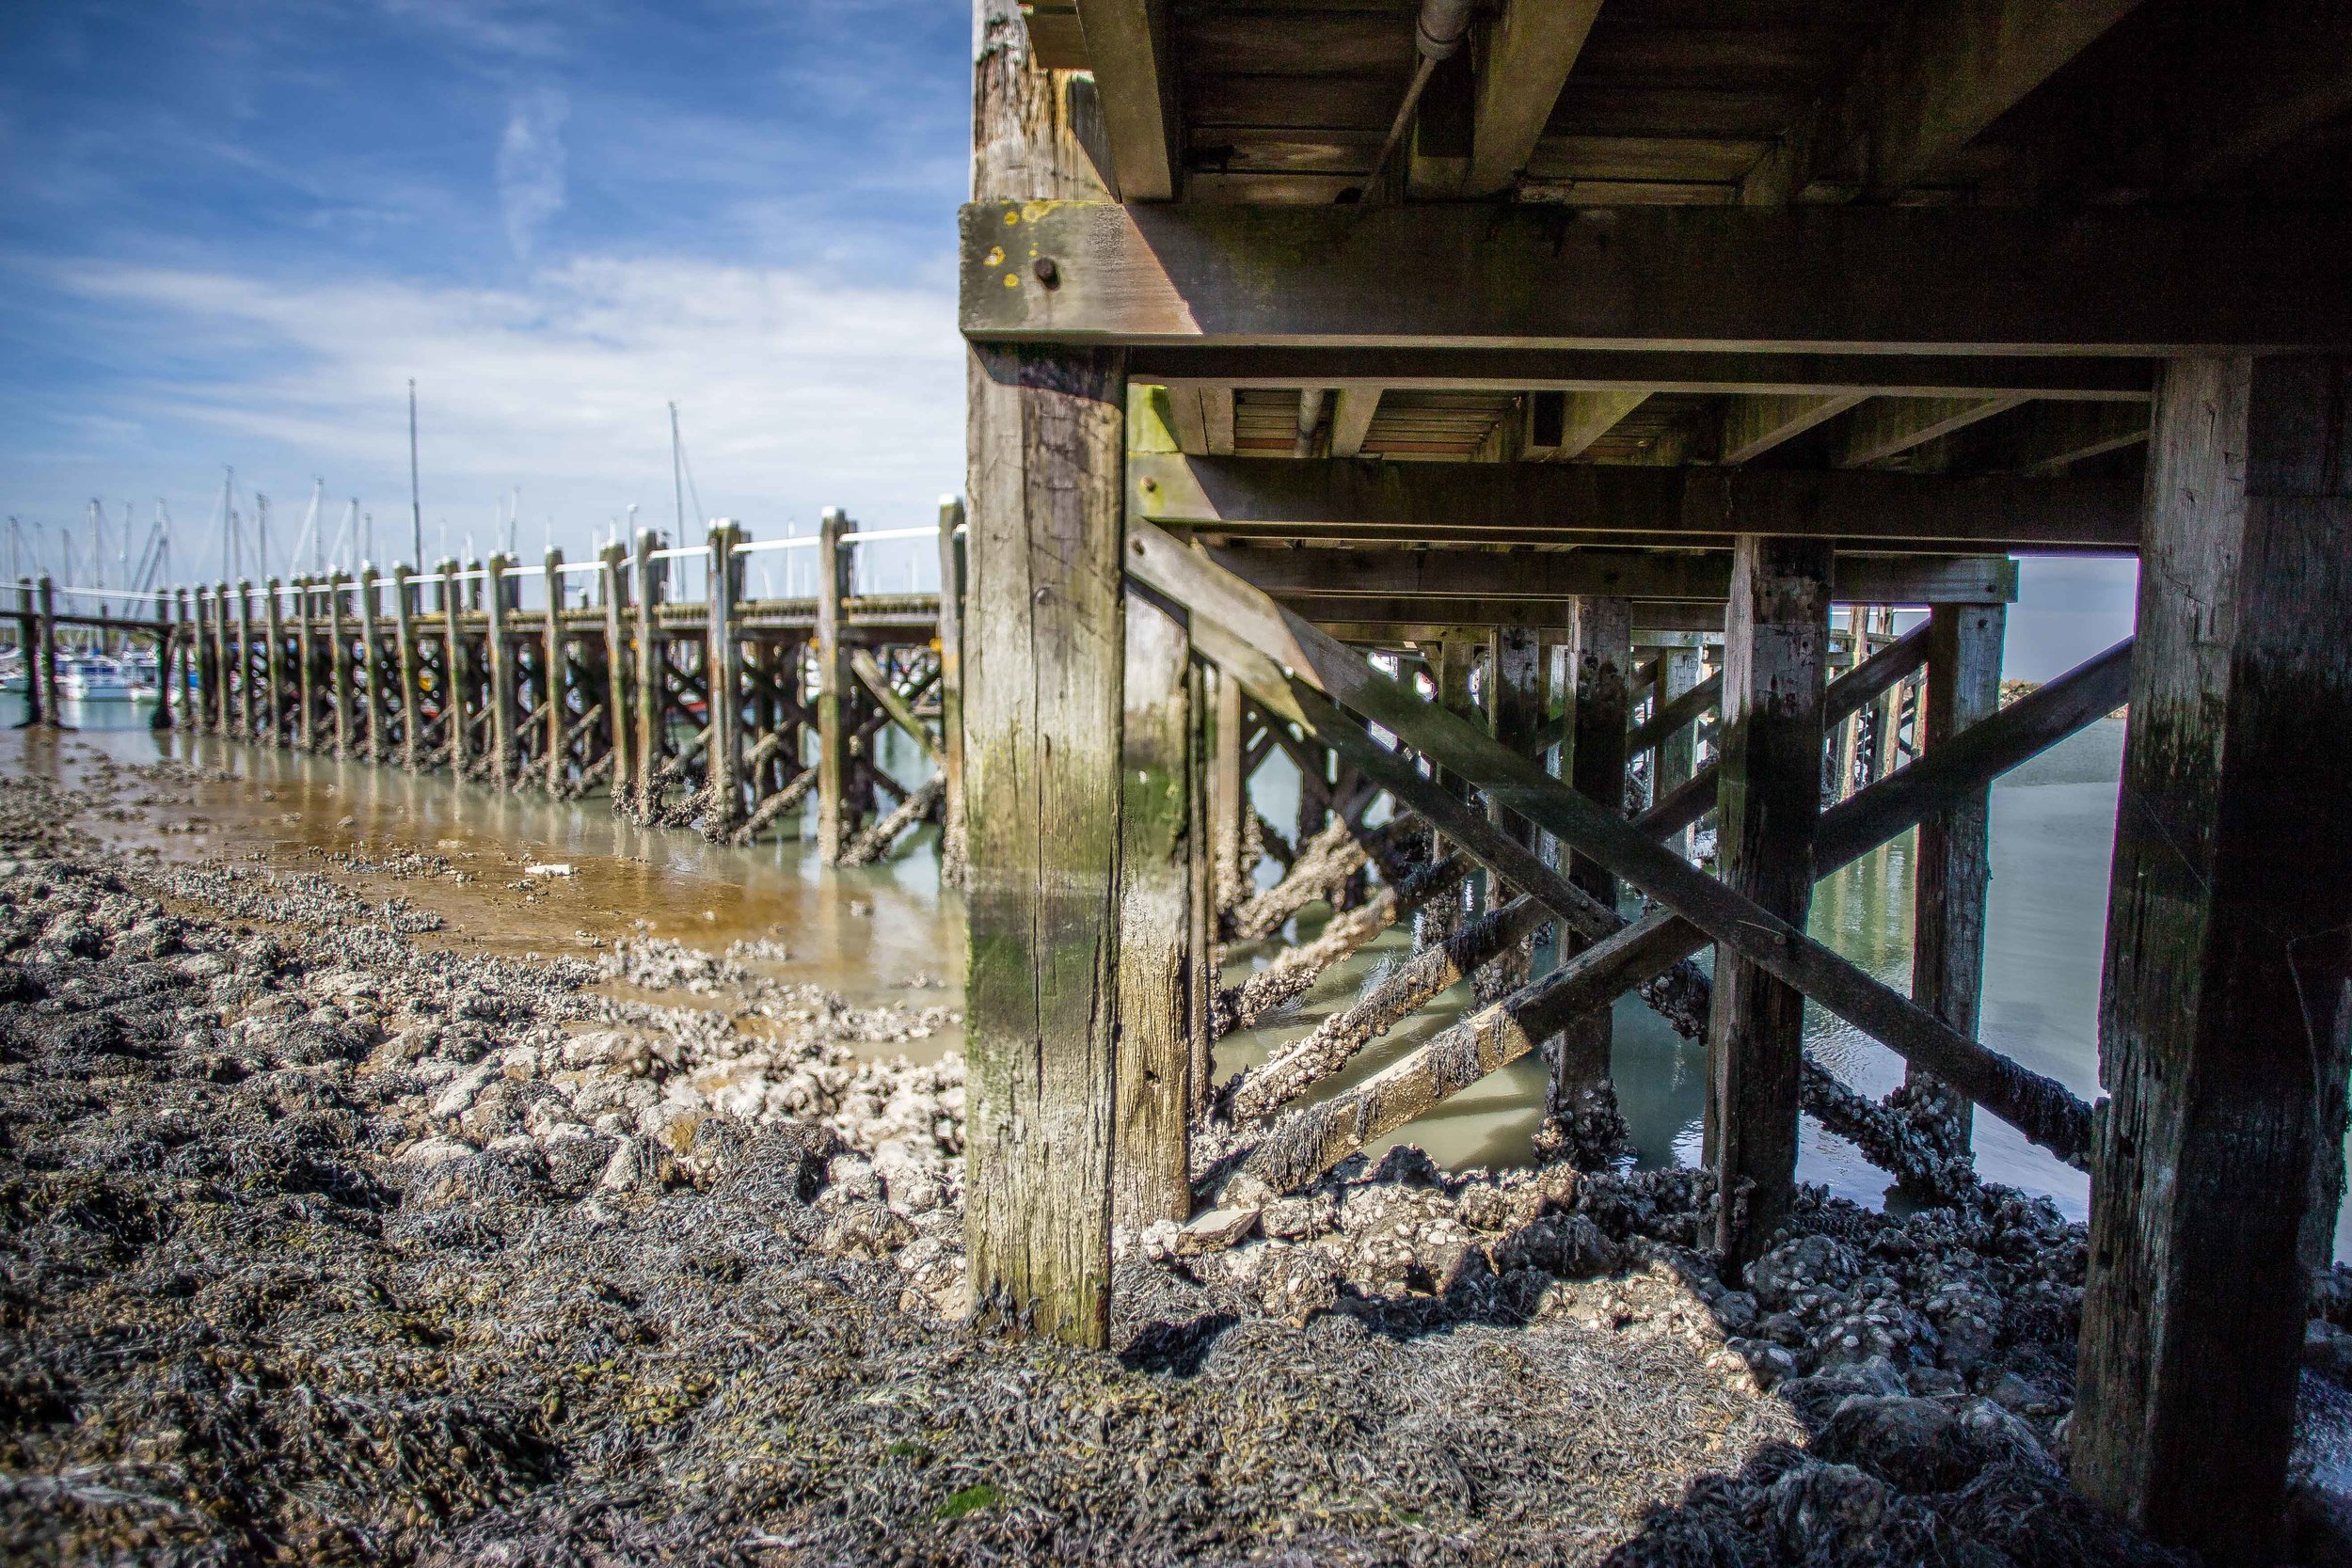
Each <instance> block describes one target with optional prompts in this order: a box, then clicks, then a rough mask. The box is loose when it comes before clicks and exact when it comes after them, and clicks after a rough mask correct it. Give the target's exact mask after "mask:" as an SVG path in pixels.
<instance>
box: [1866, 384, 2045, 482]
mask: <svg viewBox="0 0 2352 1568" xmlns="http://www.w3.org/2000/svg"><path fill="white" fill-rule="evenodd" d="M2021 401H2023V400H2021V399H2018V398H2013V397H1987V398H1872V399H1870V400H1869V401H1868V402H1867V403H1865V404H1862V405H1861V406H1860V407H1858V408H1856V409H1855V410H1854V411H1853V412H1852V413H1851V414H1849V415H1847V416H1846V418H1845V420H1844V421H1843V422H1841V423H1840V424H1839V425H1838V427H1837V429H1836V432H1835V433H1834V434H1835V436H1836V440H1835V441H1834V443H1833V450H1832V451H1831V455H1830V461H1831V463H1832V464H1834V465H1835V466H1836V467H1840V468H1859V467H1864V466H1866V465H1867V464H1871V463H1883V462H1884V461H1886V460H1887V459H1888V458H1890V457H1899V456H1900V455H1902V454H1903V453H1904V452H1907V451H1913V450H1914V449H1915V448H1918V447H1923V446H1926V445H1927V444H1928V443H1929V442H1931V441H1934V440H1940V439H1942V438H1943V437H1944V436H1949V435H1950V434H1951V433H1952V432H1953V431H1955V430H1964V429H1966V428H1967V427H1968V426H1970V425H1972V424H1975V423H1976V422H1977V421H1978V420H1989V419H1991V418H1992V417H1993V416H1994V415H1995V414H2000V413H2005V412H2007V411H2008V410H2010V409H2011V408H2014V407H2016V406H2017V404H2019V403H2020V402H2021Z"/></svg>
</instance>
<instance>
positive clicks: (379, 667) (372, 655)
mask: <svg viewBox="0 0 2352 1568" xmlns="http://www.w3.org/2000/svg"><path fill="white" fill-rule="evenodd" d="M376 581H377V578H376V575H375V568H374V567H373V566H362V567H361V568H360V569H359V657H361V658H362V659H363V660H365V661H366V668H365V669H364V670H363V671H362V672H361V673H360V677H359V678H360V694H361V697H362V699H363V702H362V705H363V707H364V708H365V709H366V712H367V716H368V746H367V757H368V760H369V761H370V762H379V763H380V762H382V761H384V760H385V752H384V649H383V645H382V644H381V643H379V642H378V641H376V626H375V611H376V598H375V588H376Z"/></svg>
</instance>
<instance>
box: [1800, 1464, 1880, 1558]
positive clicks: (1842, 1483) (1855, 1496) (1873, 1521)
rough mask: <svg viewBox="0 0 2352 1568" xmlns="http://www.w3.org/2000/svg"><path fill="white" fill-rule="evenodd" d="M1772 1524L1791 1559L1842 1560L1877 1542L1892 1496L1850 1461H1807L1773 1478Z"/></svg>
mask: <svg viewBox="0 0 2352 1568" xmlns="http://www.w3.org/2000/svg"><path fill="white" fill-rule="evenodd" d="M1771 1498H1772V1527H1773V1529H1774V1530H1775V1532H1776V1533H1777V1534H1778V1535H1779V1537H1780V1544H1781V1547H1782V1549H1783V1550H1785V1551H1786V1552H1788V1554H1789V1558H1790V1560H1798V1561H1804V1562H1825V1563H1826V1562H1843V1561H1846V1560H1848V1559H1849V1557H1850V1556H1851V1558H1852V1559H1853V1560H1864V1559H1863V1557H1862V1554H1863V1553H1865V1552H1867V1551H1869V1549H1870V1548H1871V1546H1872V1545H1873V1544H1875V1537H1876V1536H1877V1535H1878V1532H1879V1526H1880V1524H1881V1523H1882V1522H1883V1520H1884V1519H1885V1517H1886V1512H1887V1505H1888V1503H1889V1502H1890V1501H1891V1499H1890V1498H1889V1497H1888V1496H1887V1492H1886V1488H1885V1486H1884V1485H1883V1484H1882V1483H1881V1482H1880V1481H1877V1480H1876V1479H1874V1478H1873V1477H1870V1476H1867V1475H1865V1474H1863V1472H1862V1471H1860V1470H1858V1469H1856V1468H1855V1467H1854V1466H1852V1465H1800V1466H1798V1467H1797V1468H1795V1469H1792V1470H1790V1471H1789V1472H1788V1474H1786V1475H1784V1476H1782V1477H1781V1478H1780V1479H1779V1480H1778V1481H1774V1482H1773V1483H1772V1493H1771Z"/></svg>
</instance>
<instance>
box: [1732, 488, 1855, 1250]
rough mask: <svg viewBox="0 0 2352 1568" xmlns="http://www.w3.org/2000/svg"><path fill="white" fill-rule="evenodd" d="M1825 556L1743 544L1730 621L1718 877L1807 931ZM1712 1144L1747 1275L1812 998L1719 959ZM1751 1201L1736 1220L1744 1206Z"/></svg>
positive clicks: (1779, 543)
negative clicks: (1744, 1191)
mask: <svg viewBox="0 0 2352 1568" xmlns="http://www.w3.org/2000/svg"><path fill="white" fill-rule="evenodd" d="M1831 553H1832V552H1831V547H1830V546H1829V545H1828V544H1827V543H1826V542H1823V541H1820V540H1809V539H1785V538H1758V537H1757V536H1756V535H1753V534H1741V535H1740V536H1739V539H1738V541H1737V542H1736V544H1735V545H1734V546H1733V550H1732V569H1731V602H1730V605H1729V608H1728V610H1727V611H1726V614H1725V616H1724V687H1723V692H1724V694H1723V731H1722V734H1723V756H1722V769H1723V771H1722V776H1721V777H1722V782H1721V784H1720V785H1719V786H1718V789H1717V794H1716V807H1715V811H1716V822H1717V829H1716V832H1717V840H1716V851H1715V853H1716V866H1717V871H1718V873H1719V875H1721V876H1722V878H1723V879H1724V884H1725V885H1726V886H1729V887H1731V888H1732V889H1734V890H1735V891H1737V892H1740V893H1742V894H1745V895H1747V896H1748V897H1750V898H1752V899H1754V900H1756V903H1758V904H1760V905H1762V906H1763V907H1764V908H1765V909H1766V910H1767V911H1771V912H1772V913H1773V914H1776V915H1778V916H1780V917H1781V918H1782V919H1784V920H1787V921H1788V922H1789V923H1790V924H1791V925H1793V926H1795V927H1797V928H1798V929H1799V930H1803V929H1804V918H1805V912H1806V911H1807V910H1808V909H1809V908H1810V907H1811V905H1812V901H1813V839H1814V832H1815V825H1816V823H1817V822H1818V821H1819V819H1820V809H1821V712H1822V693H1823V690H1824V689H1825V686H1826V680H1825V675H1826V670H1825V666H1826V664H1827V654H1828V647H1829V581H1830V560H1831ZM1707 1057H1708V1101H1707V1124H1706V1144H1707V1154H1708V1163H1709V1164H1711V1165H1712V1166H1713V1167H1714V1169H1715V1172H1716V1177H1717V1180H1718V1185H1719V1188H1720V1191H1721V1193H1722V1195H1723V1197H1722V1208H1721V1212H1720V1213H1719V1215H1718V1221H1717V1230H1716V1240H1717V1244H1718V1245H1719V1246H1720V1247H1721V1248H1722V1249H1723V1251H1724V1254H1725V1255H1726V1256H1727V1257H1728V1258H1730V1259H1732V1261H1733V1263H1734V1264H1735V1266H1738V1267H1742V1268H1744V1267H1745V1266H1746V1265H1747V1264H1748V1263H1749V1262H1752V1261H1753V1260H1754V1259H1756V1257H1757V1256H1758V1255H1759V1254H1761V1253H1762V1252H1763V1251H1764V1249H1765V1248H1766V1247H1767V1246H1769V1245H1770V1244H1771V1237H1772V1232H1773V1230H1774V1229H1776V1228H1777V1227H1779V1226H1780V1225H1781V1223H1782V1222H1783V1221H1784V1220H1785V1219H1786V1218H1787V1217H1788V1206H1789V1203H1790V1200H1791V1198H1792V1197H1793V1196H1794V1192H1795V1182H1796V1170H1797V1087H1798V1080H1799V1077H1800V1074H1801V1069H1802V1068H1803V1066H1804V992H1802V991H1800V990H1797V989H1796V988H1795V987H1793V986H1790V985H1788V984H1787V983H1785V982H1783V981H1780V980H1777V979H1774V978H1773V977H1772V976H1771V975H1770V974H1766V973H1765V972H1764V971H1763V970H1761V969H1759V968H1757V967H1756V965H1755V964H1753V963H1750V962H1748V961H1747V960H1746V959H1743V958H1739V957H1738V956H1736V955H1735V954H1734V953H1733V952H1732V951H1731V950H1730V949H1729V948H1726V947H1722V946H1718V947H1717V948H1716V950H1715V989H1714V998H1713V1003H1712V1006H1711V1007H1710V1009H1709V1012H1708V1027H1707ZM1743 1182H1744V1183H1753V1186H1752V1187H1751V1188H1750V1190H1749V1191H1748V1192H1747V1194H1746V1196H1745V1200H1744V1208H1745V1211H1746V1212H1745V1218H1744V1223H1743V1222H1742V1219H1741V1215H1740V1208H1741V1207H1742V1205H1741V1202H1740V1197H1739V1194H1740V1186H1741V1184H1742V1183H1743Z"/></svg>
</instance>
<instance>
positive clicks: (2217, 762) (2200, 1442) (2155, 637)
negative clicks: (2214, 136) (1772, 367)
mask: <svg viewBox="0 0 2352 1568" xmlns="http://www.w3.org/2000/svg"><path fill="white" fill-rule="evenodd" d="M2348 442H2352V365H2347V363H2346V362H2345V361H2344V360H2341V359H2335V360H2330V359H2247V358H2201V359H2185V360H2182V361H2180V362H2179V363H2177V364H2175V365H2174V366H2172V367H2171V368H2170V369H2169V372H2167V375H2166V379H2165V383H2164V387H2163V392H2162V396H2161V398H2160V400H2159V403H2158V405H2157V415H2156V423H2155V428H2154V434H2153V442H2152V449H2151V453H2150V468H2149V480H2148V504H2149V516H2148V540H2147V544H2146V546H2145V550H2146V559H2147V561H2148V567H2147V569H2146V570H2145V571H2143V573H2142V574H2141V577H2140V589H2139V606H2138V611H2139V638H2140V641H2139V651H2138V657H2137V658H2136V659H2135V661H2134V663H2133V668H2132V687H2131V703H2132V724H2131V733H2130V736H2129V739H2128V740H2127V742H2126V744H2125V749H2124V760H2123V783H2122V795H2121V800H2120V804H2119V808H2118V816H2117V830H2116V850H2115V869H2114V874H2113V878H2112V881H2111V884H2110V894H2109V906H2108V913H2107V956H2106V961H2107V968H2106V986H2105V990H2104V994H2103V996H2102V998H2101V1005H2100V1081H2101V1083H2102V1084H2103V1085H2105V1086H2106V1090H2107V1092H2108V1094H2109V1096H2110V1097H2111V1098H2110V1101H2109V1103H2108V1105H2107V1107H2106V1117H2104V1118H2103V1121H2102V1124H2101V1129H2100V1138H2099V1145H2098V1151H2097V1156H2096V1162H2095V1164H2094V1168H2093V1177H2092V1186H2091V1218H2090V1227H2091V1230H2090V1238H2091V1246H2090V1274H2089V1278H2088V1280H2087V1283H2086V1289H2085V1295H2084V1304H2083V1334H2082V1348H2081V1358H2080V1362H2079V1367H2078V1372H2077V1377H2078V1386H2079V1393H2078V1395H2077V1399H2076V1403H2075V1407H2074V1420H2073V1432H2074V1437H2073V1441H2072V1466H2073V1473H2074V1479H2075V1481H2076V1483H2077V1484H2078V1485H2079V1486H2081V1487H2082V1489H2083V1490H2084V1491H2085V1493H2087V1494H2088V1495H2089V1496H2090V1497H2092V1498H2093V1499H2094V1500H2096V1501H2098V1502H2101V1503H2103V1504H2104V1505H2106V1507H2108V1508H2111V1509H2114V1510H2115V1511H2117V1512H2118V1513H2122V1514H2123V1515H2125V1516H2126V1517H2128V1518H2130V1519H2132V1520H2133V1521H2134V1522H2136V1523H2137V1524H2138V1525H2140V1526H2141V1527H2142V1528H2146V1529H2147V1530H2149V1531H2150V1533H2152V1534H2153V1535H2155V1536H2156V1537H2158V1538H2159V1539H2161V1540H2165V1541H2168V1542H2170V1543H2173V1544H2181V1545H2185V1546H2191V1547H2195V1548H2196V1549H2198V1550H2201V1551H2202V1552H2204V1553H2205V1554H2206V1556H2207V1560H2210V1561H2215V1562H2219V1563H2233V1564H2234V1563H2242V1562H2258V1561H2259V1562H2267V1561H2271V1560H2276V1556H2277V1552H2278V1549H2279V1547H2280V1507H2281V1502H2282V1497H2283V1486H2284V1482H2285V1477H2286V1465H2287V1458H2288V1452H2289V1449H2290V1446H2291V1444H2292V1441H2293V1435H2294V1424H2295V1402H2296V1396H2295V1390H2296V1378H2297V1364H2298V1354H2299V1344H2300V1338H2301V1333H2302V1323H2303V1315H2304V1304H2305V1298H2306V1289H2307V1286H2308V1282H2309V1275H2310V1272H2311V1267H2312V1261H2313V1255H2314V1254H2316V1255H2317V1256H2318V1257H2319V1258H2321V1259H2324V1258H2325V1257H2326V1256H2327V1253H2326V1251H2325V1249H2324V1248H2323V1247H2322V1246H2320V1245H2315V1244H2314V1242H2315V1240H2316V1239H2317V1238H2318V1237H2320V1236H2324V1235H2325V1234H2326V1232H2327V1230H2328V1228H2329V1227H2330V1222H2331V1221H2332V1217H2333V1212H2334V1209H2333V1203H2332V1201H2328V1207H2327V1210H2326V1212H2325V1214H2320V1213H2317V1212H2314V1211H2315V1210H2316V1209H2317V1207H2318V1206H2317V1204H2316V1203H2314V1201H2313V1200H2314V1198H2322V1199H2323V1200H2327V1199H2331V1198H2332V1196H2333V1193H2334V1192H2335V1191H2336V1190H2338V1189H2337V1183H2340V1181H2341V1175H2340V1171H2338V1170H2337V1169H2336V1167H2335V1160H2334V1157H2333V1148H2334V1146H2336V1145H2338V1144H2340V1142H2341V1139H2342V1135H2343V1131H2344V1120H2343V1118H2344V1069H2345V1049H2346V1033H2347V1020H2352V953H2348V952H2347V936H2346V933H2347V930H2352V800H2347V797H2346V796H2345V793H2344V787H2343V786H2344V778H2345V776H2346V772H2347V770H2348V769H2352V664H2347V661H2346V658H2345V654H2344V650H2345V648H2346V646H2347V643H2352V635H2347V634H2352V624H2348V623H2347V606H2352V564H2348V563H2347V557H2346V555H2345V552H2344V539H2345V538H2346V537H2347V530H2352V462H2348V461H2347V452H2348V451H2352V445H2348V444H2347V443H2348ZM2330 1176H2332V1178H2333V1180H2329V1178H2330Z"/></svg>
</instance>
